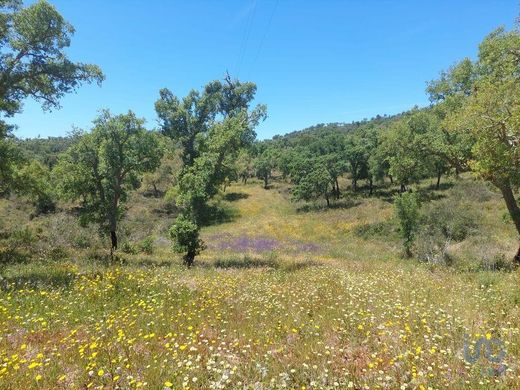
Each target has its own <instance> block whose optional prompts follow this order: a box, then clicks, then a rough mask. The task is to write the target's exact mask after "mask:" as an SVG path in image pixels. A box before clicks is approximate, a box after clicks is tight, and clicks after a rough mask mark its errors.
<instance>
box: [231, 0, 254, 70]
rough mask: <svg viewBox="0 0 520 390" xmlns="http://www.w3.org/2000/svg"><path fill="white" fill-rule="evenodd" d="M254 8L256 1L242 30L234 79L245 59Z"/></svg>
mask: <svg viewBox="0 0 520 390" xmlns="http://www.w3.org/2000/svg"><path fill="white" fill-rule="evenodd" d="M256 6H257V0H255V2H254V5H253V11H252V12H250V13H249V17H248V19H247V21H246V27H245V30H244V36H243V38H242V42H241V44H240V49H239V51H238V58H237V63H236V65H235V72H236V77H238V75H239V74H240V67H241V65H242V62H243V61H244V58H245V55H246V51H247V43H248V41H249V36H250V35H251V30H252V27H253V19H254V17H255V13H256Z"/></svg>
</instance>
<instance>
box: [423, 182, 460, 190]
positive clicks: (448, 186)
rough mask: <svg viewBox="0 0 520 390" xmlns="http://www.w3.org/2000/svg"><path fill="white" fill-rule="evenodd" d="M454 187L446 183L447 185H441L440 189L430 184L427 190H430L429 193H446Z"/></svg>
mask: <svg viewBox="0 0 520 390" xmlns="http://www.w3.org/2000/svg"><path fill="white" fill-rule="evenodd" d="M453 186H454V184H453V183H451V182H446V183H441V185H440V186H439V188H437V186H436V185H435V184H430V185H429V186H428V187H426V188H425V189H426V190H428V191H446V190H449V189H450V188H453Z"/></svg>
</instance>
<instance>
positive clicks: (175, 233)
mask: <svg viewBox="0 0 520 390" xmlns="http://www.w3.org/2000/svg"><path fill="white" fill-rule="evenodd" d="M169 233H170V238H171V239H172V241H173V250H174V251H175V252H177V253H186V255H185V256H184V263H185V264H186V265H187V266H191V265H193V260H194V258H195V256H196V255H198V254H199V253H200V251H201V250H202V249H204V243H203V242H202V240H201V239H200V238H199V228H198V226H197V224H196V223H195V222H193V221H192V220H191V219H190V218H189V217H187V216H184V215H180V216H179V217H177V219H176V221H175V223H174V224H173V225H172V227H171V228H170V230H169Z"/></svg>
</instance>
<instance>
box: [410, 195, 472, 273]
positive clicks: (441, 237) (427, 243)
mask: <svg viewBox="0 0 520 390" xmlns="http://www.w3.org/2000/svg"><path fill="white" fill-rule="evenodd" d="M477 220H478V216H477V215H476V213H475V211H474V210H473V209H472V208H471V207H470V205H468V204H466V203H462V202H460V201H459V200H454V199H445V200H441V201H438V202H435V203H433V204H430V205H428V206H426V207H425V209H424V211H423V216H422V218H421V224H420V229H419V232H418V235H417V240H416V247H417V255H418V257H419V259H421V260H423V261H426V262H428V263H435V264H437V263H443V264H451V263H452V262H453V258H452V257H451V256H450V254H449V247H450V245H451V243H453V242H460V241H463V240H465V239H466V238H467V237H468V236H469V235H470V234H472V233H473V232H474V231H475V230H476V229H477V226H478V225H477Z"/></svg>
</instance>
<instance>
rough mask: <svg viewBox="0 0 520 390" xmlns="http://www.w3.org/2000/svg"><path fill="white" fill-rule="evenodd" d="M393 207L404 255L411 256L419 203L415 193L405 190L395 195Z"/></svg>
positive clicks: (417, 224)
mask: <svg viewBox="0 0 520 390" xmlns="http://www.w3.org/2000/svg"><path fill="white" fill-rule="evenodd" d="M394 207H395V214H396V216H397V220H398V223H399V232H400V235H401V238H402V239H403V247H404V251H405V255H406V256H407V257H411V255H412V246H413V243H414V240H415V235H416V233H417V228H418V226H419V208H420V203H419V199H418V196H417V194H416V193H415V192H405V193H403V194H399V195H397V196H396V197H395V200H394Z"/></svg>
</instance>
